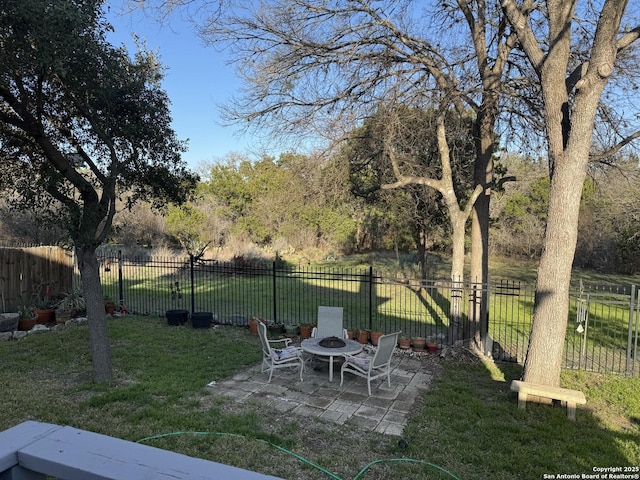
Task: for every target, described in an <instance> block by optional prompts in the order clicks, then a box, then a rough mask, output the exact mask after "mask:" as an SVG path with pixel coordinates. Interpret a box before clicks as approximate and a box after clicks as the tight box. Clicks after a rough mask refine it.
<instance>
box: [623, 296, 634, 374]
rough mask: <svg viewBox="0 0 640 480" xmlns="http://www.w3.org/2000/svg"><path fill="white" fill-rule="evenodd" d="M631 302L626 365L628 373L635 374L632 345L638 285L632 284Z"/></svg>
mask: <svg viewBox="0 0 640 480" xmlns="http://www.w3.org/2000/svg"><path fill="white" fill-rule="evenodd" d="M629 300H630V302H629V333H628V335H627V364H626V366H625V373H626V375H629V376H631V375H633V369H632V368H631V357H632V351H633V350H632V346H633V318H634V316H635V311H636V308H635V303H636V286H635V285H631V295H630V299H629Z"/></svg>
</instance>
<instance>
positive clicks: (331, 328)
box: [311, 307, 347, 338]
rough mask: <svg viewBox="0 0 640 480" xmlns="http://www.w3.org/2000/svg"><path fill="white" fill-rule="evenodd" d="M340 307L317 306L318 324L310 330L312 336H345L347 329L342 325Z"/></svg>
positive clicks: (341, 309)
mask: <svg viewBox="0 0 640 480" xmlns="http://www.w3.org/2000/svg"><path fill="white" fill-rule="evenodd" d="M342 312H343V308H342V307H318V326H317V327H314V328H313V330H311V337H312V338H326V337H338V338H347V329H346V328H343V327H342Z"/></svg>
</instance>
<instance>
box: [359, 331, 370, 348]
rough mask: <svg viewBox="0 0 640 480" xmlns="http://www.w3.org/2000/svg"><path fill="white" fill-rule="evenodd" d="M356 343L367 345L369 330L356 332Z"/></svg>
mask: <svg viewBox="0 0 640 480" xmlns="http://www.w3.org/2000/svg"><path fill="white" fill-rule="evenodd" d="M358 342H360V343H362V344H363V345H364V344H366V343H369V330H360V332H358Z"/></svg>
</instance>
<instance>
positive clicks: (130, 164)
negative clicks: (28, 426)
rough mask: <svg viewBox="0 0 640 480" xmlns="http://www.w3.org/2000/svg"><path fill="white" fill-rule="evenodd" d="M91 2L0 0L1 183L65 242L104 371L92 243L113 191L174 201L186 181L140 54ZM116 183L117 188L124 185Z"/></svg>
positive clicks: (99, 236) (164, 109)
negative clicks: (115, 42) (131, 51)
mask: <svg viewBox="0 0 640 480" xmlns="http://www.w3.org/2000/svg"><path fill="white" fill-rule="evenodd" d="M101 5H102V2H101V1H99V0H95V1H92V0H59V1H56V2H51V1H49V0H31V1H29V2H24V1H23V0H5V1H4V2H3V3H2V6H1V7H0V39H1V41H2V49H1V51H0V149H1V154H2V158H4V159H6V161H5V162H3V163H2V165H1V166H0V168H1V169H2V174H3V175H2V178H3V180H4V181H3V184H2V188H3V190H5V191H10V192H13V194H12V195H11V198H15V199H16V201H19V203H21V204H22V206H24V205H31V206H35V205H38V206H39V207H42V206H43V205H46V206H49V207H50V208H47V209H46V210H45V211H46V212H50V214H51V215H52V217H53V218H49V220H50V221H52V222H55V223H57V224H59V225H60V226H63V227H64V229H65V230H66V232H67V233H68V236H69V239H70V241H71V242H72V243H73V245H74V246H75V248H76V251H77V256H78V262H79V266H80V273H81V278H82V285H83V289H84V292H85V296H86V300H87V315H88V320H89V337H90V349H91V357H92V362H93V378H94V381H96V382H101V381H108V380H110V379H111V378H112V367H111V353H110V345H109V338H108V331H107V323H106V318H105V312H104V305H103V301H102V298H103V297H102V287H101V284H100V271H99V266H98V262H97V258H96V248H97V247H98V246H99V245H100V244H101V243H102V242H103V241H104V240H105V239H106V238H107V236H108V235H109V232H110V230H111V225H112V220H113V216H114V214H115V210H116V208H115V206H116V199H118V198H119V197H120V196H122V197H126V198H125V200H126V202H127V203H128V204H133V203H135V202H136V200H138V199H154V201H155V203H156V205H161V204H163V203H164V202H167V201H176V202H179V201H182V200H183V199H185V197H186V195H187V194H188V192H189V191H190V190H191V188H192V187H193V186H194V185H195V181H196V179H195V178H194V177H193V176H192V175H191V174H189V173H188V172H187V171H186V169H185V165H184V163H183V162H182V161H181V159H180V152H181V151H182V150H183V148H184V147H183V144H182V143H181V142H179V141H178V140H177V139H176V137H175V134H174V132H173V130H172V129H171V128H170V116H169V110H168V103H169V102H168V99H167V97H166V95H165V93H164V92H163V91H162V90H161V89H160V88H159V81H160V79H161V75H160V71H159V67H158V65H157V63H156V61H155V59H154V57H153V56H152V55H148V54H146V53H143V52H142V53H138V54H137V56H136V58H135V60H133V61H132V60H131V59H130V57H129V56H128V54H127V52H126V51H125V50H124V49H115V48H113V47H112V46H111V45H109V44H108V43H107V42H106V41H105V39H104V33H105V31H106V30H108V29H109V28H110V27H109V26H108V25H107V24H106V23H105V22H104V19H103V16H102V13H101ZM124 192H126V194H125V193H124Z"/></svg>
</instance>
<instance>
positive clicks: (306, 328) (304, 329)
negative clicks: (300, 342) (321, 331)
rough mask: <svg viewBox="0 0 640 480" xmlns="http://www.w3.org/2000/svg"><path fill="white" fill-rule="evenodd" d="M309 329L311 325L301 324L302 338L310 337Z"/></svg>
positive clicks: (311, 328) (311, 327)
mask: <svg viewBox="0 0 640 480" xmlns="http://www.w3.org/2000/svg"><path fill="white" fill-rule="evenodd" d="M311 330H313V325H301V326H300V336H301V337H302V338H311Z"/></svg>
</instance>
